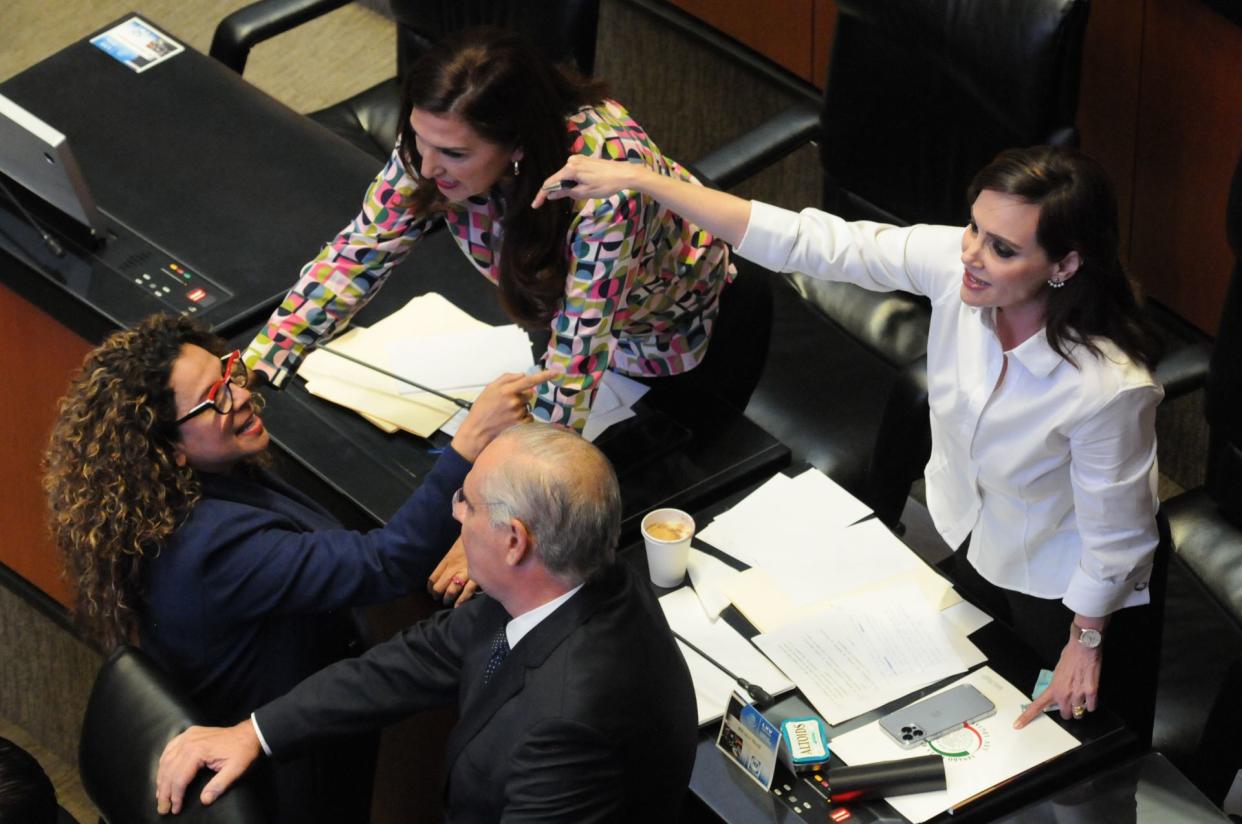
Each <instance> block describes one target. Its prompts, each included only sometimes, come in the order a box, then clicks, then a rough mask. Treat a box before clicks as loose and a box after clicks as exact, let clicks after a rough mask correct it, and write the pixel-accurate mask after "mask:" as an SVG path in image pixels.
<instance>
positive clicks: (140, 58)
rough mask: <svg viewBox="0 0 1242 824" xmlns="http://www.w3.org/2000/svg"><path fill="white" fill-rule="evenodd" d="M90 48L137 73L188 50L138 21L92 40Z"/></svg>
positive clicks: (138, 19)
mask: <svg viewBox="0 0 1242 824" xmlns="http://www.w3.org/2000/svg"><path fill="white" fill-rule="evenodd" d="M91 44H92V45H94V46H95V47H96V48H97V49H99V50H100V51H103V52H106V53H107V54H110V55H111V56H112V57H114V58H115V59H117V60H118V61H120V62H121V63H124V64H125V65H126V66H129V67H130V68H131V69H133V70H134V71H136V72H145V71H146V70H147V69H149V68H151V67H152V66H155V65H157V64H159V63H162V62H164V61H165V60H167V59H168V58H170V57H173V56H175V55H178V54H180V53H181V52H183V51H185V46H183V45H181V44H180V43H178V42H177V41H176V40H173V39H172V38H171V37H169V36H168V35H166V34H164V33H163V32H162V31H160V30H159V29H157V28H155V27H154V26H152V25H151V24H150V23H148V22H146V21H145V20H143V19H142V18H139V17H131V18H129V19H128V20H126V21H125V22H124V23H120V24H118V25H116V26H113V27H112V28H110V29H108V30H107V31H106V32H104V33H103V34H100V35H97V36H95V37H92V38H91Z"/></svg>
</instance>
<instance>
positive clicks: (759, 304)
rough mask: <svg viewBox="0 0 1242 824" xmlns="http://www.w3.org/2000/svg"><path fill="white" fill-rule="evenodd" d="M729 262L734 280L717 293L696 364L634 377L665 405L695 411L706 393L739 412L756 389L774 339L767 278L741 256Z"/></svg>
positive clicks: (770, 293)
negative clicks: (658, 374) (717, 310)
mask: <svg viewBox="0 0 1242 824" xmlns="http://www.w3.org/2000/svg"><path fill="white" fill-rule="evenodd" d="M733 262H734V263H735V264H736V265H737V270H738V274H737V277H736V278H734V280H733V282H732V283H730V284H729V285H727V286H725V288H724V290H723V291H722V292H721V294H720V314H719V315H718V316H717V317H716V322H715V324H714V325H713V327H712V339H711V342H710V343H709V344H708V346H707V354H706V355H704V357H703V360H701V361H699V364H698V366H696V367H694V368H693V369H691V370H690V371H689V372H683V373H681V374H679V375H669V376H667V377H660V378H636V380H640V381H642V382H643V383H645V384H647V385H649V386H650V387H651V388H652V392H653V393H656V392H658V393H659V396H660V397H661V398H663V399H665V403H668V404H671V405H674V406H677V407H684V408H686V409H698V408H699V407H701V405H702V403H703V398H704V393H707V395H708V397H713V398H715V399H719V400H722V401H724V402H725V404H727V405H728V406H729V407H731V408H732V409H733V410H735V411H738V412H741V411H744V410H745V409H746V404H747V403H748V402H749V401H750V396H751V393H753V392H754V391H755V387H756V386H758V385H759V378H760V376H761V375H762V373H763V366H764V363H766V362H767V358H768V345H769V344H770V343H771V340H772V284H771V281H770V277H771V275H770V274H769V273H768V272H767V271H765V270H763V269H761V268H760V267H758V266H755V265H754V264H752V263H749V262H748V261H745V260H742V259H740V258H737V257H734V258H733Z"/></svg>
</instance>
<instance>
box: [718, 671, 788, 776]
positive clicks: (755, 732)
mask: <svg viewBox="0 0 1242 824" xmlns="http://www.w3.org/2000/svg"><path fill="white" fill-rule="evenodd" d="M780 745H781V734H780V731H779V730H778V729H777V728H776V726H775V725H773V724H772V722H771V721H769V720H768V719H766V718H764V717H763V713H761V712H759V710H757V709H755V707H754V705H753V704H750V703H748V702H747V701H746V699H744V698H743V697H742V696H740V695H738V694H737V693H736V692H735V693H733V694H732V695H731V696H729V706H728V708H727V709H726V710H725V714H724V717H723V718H721V719H720V732H719V733H718V734H717V735H716V749H718V750H720V751H721V752H722V753H724V754H725V757H726V758H728V760H729V761H730V762H731V763H733V764H736V765H737V766H738V767H739V768H741V770H742V771H743V772H745V773H746V774H747V775H749V776H750V777H751V778H752V779H754V780H755V782H756V783H758V784H759V786H761V787H763V788H764V789H765V790H768V789H771V787H772V778H773V777H774V775H775V773H776V758H777V752H778V750H780Z"/></svg>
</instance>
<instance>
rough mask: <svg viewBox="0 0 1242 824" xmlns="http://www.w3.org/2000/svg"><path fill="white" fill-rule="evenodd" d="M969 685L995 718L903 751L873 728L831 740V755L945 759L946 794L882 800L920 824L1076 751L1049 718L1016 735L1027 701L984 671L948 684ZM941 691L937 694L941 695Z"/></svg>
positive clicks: (851, 760)
mask: <svg viewBox="0 0 1242 824" xmlns="http://www.w3.org/2000/svg"><path fill="white" fill-rule="evenodd" d="M957 684H973V685H974V686H975V687H977V688H978V689H979V691H980V692H982V693H983V694H984V695H985V696H987V697H988V699H989V700H991V702H992V703H993V704H995V705H996V714H995V715H993V716H992V717H991V718H986V719H984V720H983V721H979V722H976V723H975V724H973V725H971V728H969V729H967V728H964V729H962V730H960V731H958V732H955V733H950V734H948V735H945V736H942V737H940V738H937V739H936V740H935V741H932V742H927V743H924V744H921V745H919V746H918V747H914V748H912V749H908V750H907V749H903V748H901V747H899V746H897V743H896V742H895V741H893V739H892V738H890V737H889V736H888V734H887V733H885V732H884V731H883V730H882V729H880V725H879V723H878V722H876V723H871V724H867V725H865V726H862V727H859V728H858V729H856V730H851V731H850V732H847V733H842V734H841V735H838V736H836V737H835V738H833V739H832V743H831V746H832V752H833V753H834V754H835V755H837V756H839V757H840V758H841V759H842V760H843V761H845V763H847V764H869V763H873V762H876V761H892V760H895V759H899V758H915V757H917V756H921V755H929V754H931V753H933V752H938V753H940V754H941V755H942V756H943V757H944V759H945V764H944V766H945V778H946V781H947V784H948V787H947V789H945V790H940V791H937V792H930V793H917V794H914V795H902V796H895V797H891V798H888V799H887V801H888V802H889V803H890V804H892V805H893V807H894V808H895V809H896V810H897V812H899V813H901V814H902V815H904V816H905V817H906V818H908V819H910V820H911V821H912V822H914V824H919V822H923V821H926V820H927V819H929V818H932V817H933V816H936V815H938V814H940V813H942V812H944V811H945V810H948V809H950V808H951V807H956V806H959V805H961V804H962V802H964V801H966V800H967V799H969V798H972V797H974V796H976V795H978V794H979V793H981V792H984V791H985V790H987V789H989V788H990V787H994V786H995V785H997V784H999V783H1001V782H1002V781H1005V780H1007V779H1009V778H1012V777H1013V776H1016V775H1018V774H1019V773H1022V772H1025V771H1026V770H1029V769H1031V768H1033V767H1035V766H1038V765H1039V764H1042V763H1044V762H1045V761H1049V760H1051V759H1053V758H1055V757H1057V756H1058V755H1061V754H1063V753H1066V752H1069V751H1070V750H1072V749H1074V748H1075V747H1077V746H1078V741H1077V740H1076V739H1075V738H1074V737H1073V736H1072V735H1070V734H1069V733H1068V732H1066V731H1065V730H1063V729H1062V728H1061V727H1060V726H1058V725H1057V724H1056V722H1054V721H1053V720H1052V719H1051V718H1048V717H1046V716H1042V715H1041V716H1039V717H1038V718H1036V719H1035V720H1034V721H1032V722H1031V723H1030V724H1028V725H1027V726H1026V727H1024V728H1023V729H1021V730H1015V729H1013V722H1014V720H1015V719H1016V718H1017V717H1018V716H1019V715H1020V714H1021V713H1022V705H1023V704H1025V703H1026V702H1027V701H1028V700H1029V699H1027V698H1026V696H1024V695H1023V694H1022V693H1021V692H1019V691H1018V690H1017V688H1015V687H1014V686H1013V685H1012V684H1010V683H1009V682H1007V681H1005V680H1004V679H1003V678H1001V677H1000V676H999V675H997V674H996V673H995V672H993V671H992V670H991V669H990V668H988V667H983V668H981V669H978V670H976V671H974V672H972V673H971V674H969V675H967V676H965V677H964V678H961V679H959V680H958V681H956V682H955V683H954V684H950V685H949V686H947V687H945V688H944V690H947V689H949V687H952V686H956V685H957ZM944 690H940V692H943V691H944Z"/></svg>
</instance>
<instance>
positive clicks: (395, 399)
mask: <svg viewBox="0 0 1242 824" xmlns="http://www.w3.org/2000/svg"><path fill="white" fill-rule="evenodd" d="M331 348H332V349H334V350H337V351H340V352H344V353H345V354H346V355H350V356H351V357H353V358H356V359H358V360H360V361H363V362H364V363H366V364H369V365H371V366H376V367H379V368H380V369H383V370H385V371H387V372H391V373H393V374H396V375H400V376H401V377H403V378H409V379H410V380H412V381H414V382H415V383H418V384H421V385H423V386H427V387H430V388H432V389H435V390H436V391H438V392H443V393H445V394H447V395H451V396H453V397H455V398H461V399H462V400H467V401H471V400H474V399H475V398H476V397H478V395H479V393H480V392H482V391H483V388H484V387H485V386H487V384H489V383H491V382H492V381H493V380H495V379H496V378H497V377H499V376H500V375H501V374H503V373H505V372H529V371H530V370H531V369H533V368H534V359H533V358H532V357H531V343H530V338H529V337H528V336H527V334H526V332H524V331H523V330H522V329H521V328H520V327H518V326H514V325H508V326H488V325H487V324H485V323H483V322H482V321H479V320H476V319H475V318H472V317H471V316H470V315H468V314H466V313H465V312H463V311H462V310H461V309H458V308H457V307H456V306H454V305H453V304H452V303H450V302H449V301H448V300H446V299H445V298H444V297H443V296H441V295H438V294H436V293H434V292H431V293H428V294H426V295H422V296H420V297H416V298H414V299H413V300H411V301H410V302H409V303H407V304H406V305H405V306H404V307H403V308H401V309H400V310H398V311H396V312H394V313H393V314H391V315H389V316H388V317H386V318H384V319H383V320H381V321H380V322H379V323H377V324H375V325H374V326H372V327H370V328H361V327H353V328H352V329H350V330H349V331H348V332H346V333H345V334H342V335H340V336H338V337H337V338H335V339H334V340H332V342H331ZM298 374H299V375H300V376H301V377H302V378H303V379H305V380H306V390H307V391H308V392H310V393H311V394H312V395H315V396H316V397H320V398H323V399H324V400H327V401H331V402H333V403H337V404H340V405H341V406H346V407H348V408H350V409H353V410H354V411H356V412H357V413H358V414H360V415H362V416H363V417H364V418H366V419H367V420H369V421H371V423H373V424H375V425H376V426H378V427H379V428H380V429H383V430H384V431H385V432H388V433H390V434H391V433H393V432H396V431H397V430H398V429H402V430H405V431H406V432H409V433H411V434H414V435H418V436H420V437H423V438H426V437H428V436H429V435H431V434H432V433H433V432H435V431H436V430H437V429H443V430H444V431H445V432H447V433H449V434H450V435H453V434H456V432H457V427H458V426H460V425H461V422H462V421H463V420H465V416H466V413H465V411H464V410H462V409H461V408H460V407H459V406H457V405H456V404H454V403H452V402H451V401H447V400H445V399H443V398H440V397H437V396H435V395H433V394H430V393H428V392H424V391H422V390H420V389H417V388H415V387H413V386H410V385H409V384H408V383H403V382H402V381H399V380H396V379H394V378H390V377H387V376H386V375H383V374H381V373H380V372H377V371H375V370H374V369H370V368H368V367H367V366H362V365H361V364H358V363H354V362H352V361H350V360H347V359H345V358H341V357H337V356H336V355H334V354H332V352H327V351H314V352H311V353H310V354H309V355H308V356H307V357H306V360H305V361H304V362H303V364H302V367H301V369H299V370H298ZM646 392H647V387H646V386H645V385H644V384H641V383H639V382H638V381H636V380H632V379H630V378H627V377H625V376H624V375H618V374H616V373H615V372H605V373H604V377H603V380H601V381H600V385H599V389H598V390H597V391H596V394H595V402H594V403H593V404H592V407H591V414H590V416H589V417H588V418H587V422H586V428H585V430H584V431H583V433H582V434H583V437H585V438H586V439H587V440H595V438H596V437H597V436H598V435H599V434H600V433H602V432H603V431H604V430H605V429H607V428H608V427H609V426H611V425H612V424H614V423H617V422H619V421H623V420H625V419H626V418H631V417H633V416H634V410H633V406H634V404H635V403H636V402H637V401H638V399H639V398H641V397H642V396H643V395H644V394H645V393H646Z"/></svg>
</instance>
